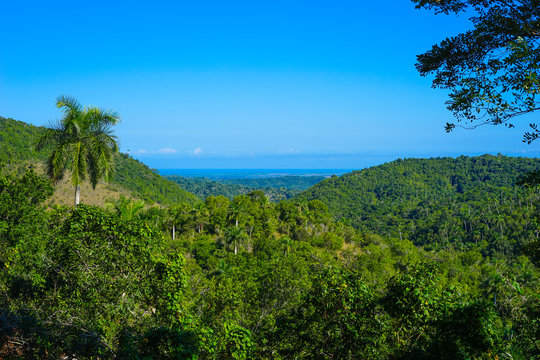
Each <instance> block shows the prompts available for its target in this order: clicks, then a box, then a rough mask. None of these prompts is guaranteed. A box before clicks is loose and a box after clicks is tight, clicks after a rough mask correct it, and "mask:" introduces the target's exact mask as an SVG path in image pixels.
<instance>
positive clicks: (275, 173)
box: [157, 169, 352, 180]
mask: <svg viewBox="0 0 540 360" xmlns="http://www.w3.org/2000/svg"><path fill="white" fill-rule="evenodd" d="M157 171H158V172H159V174H160V175H179V176H184V177H205V178H209V179H213V180H224V179H256V178H269V177H280V176H326V177H330V176H332V175H337V176H339V175H343V174H345V173H348V172H351V171H352V170H351V169H157Z"/></svg>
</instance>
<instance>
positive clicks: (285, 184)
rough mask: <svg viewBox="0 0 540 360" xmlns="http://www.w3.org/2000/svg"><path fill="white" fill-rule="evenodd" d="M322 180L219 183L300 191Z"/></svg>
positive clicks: (284, 178)
mask: <svg viewBox="0 0 540 360" xmlns="http://www.w3.org/2000/svg"><path fill="white" fill-rule="evenodd" d="M324 179H326V177H325V176H276V177H264V178H255V179H223V180H221V182H222V183H225V184H240V185H244V186H249V187H252V188H274V189H280V188H283V189H289V190H295V191H302V190H306V189H308V188H309V187H311V186H313V185H315V184H317V183H319V182H321V181H322V180H324Z"/></svg>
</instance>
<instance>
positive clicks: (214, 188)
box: [165, 175, 325, 201]
mask: <svg viewBox="0 0 540 360" xmlns="http://www.w3.org/2000/svg"><path fill="white" fill-rule="evenodd" d="M165 178H166V179H169V180H171V181H174V182H175V183H177V184H178V185H180V186H181V187H182V189H184V190H186V191H187V192H190V193H192V194H195V195H197V196H198V197H199V198H201V199H203V200H204V199H206V198H207V197H208V196H218V195H223V196H225V197H227V198H229V199H232V198H234V197H235V196H238V195H245V194H248V193H250V192H252V191H253V190H262V191H263V192H264V193H265V195H266V196H267V197H268V198H269V199H270V201H279V200H285V199H290V198H292V197H293V196H295V195H297V194H299V193H300V192H301V191H302V190H306V189H307V188H309V187H310V186H312V185H314V184H316V183H318V182H319V181H321V180H323V179H325V177H323V176H280V177H270V178H261V179H226V180H225V179H223V180H211V179H208V178H201V177H195V178H191V177H183V176H177V175H168V176H165Z"/></svg>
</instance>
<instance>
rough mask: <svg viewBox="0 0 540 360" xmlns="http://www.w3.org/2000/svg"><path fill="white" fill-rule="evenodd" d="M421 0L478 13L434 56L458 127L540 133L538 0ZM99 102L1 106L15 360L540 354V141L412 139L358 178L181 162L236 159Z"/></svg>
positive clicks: (4, 340)
mask: <svg viewBox="0 0 540 360" xmlns="http://www.w3.org/2000/svg"><path fill="white" fill-rule="evenodd" d="M407 5H408V6H411V5H412V7H413V10H414V11H416V12H419V10H422V11H424V12H425V13H426V14H427V13H428V12H430V14H432V13H435V14H438V15H440V16H445V15H452V14H465V15H466V18H467V19H468V22H469V23H470V25H471V26H472V28H471V29H470V30H467V31H465V32H463V33H461V34H460V35H458V36H456V37H451V38H447V39H446V40H443V41H442V42H440V43H438V44H436V45H433V47H432V49H431V50H429V51H428V52H425V53H423V54H421V55H418V56H417V63H416V70H417V72H420V75H424V76H428V75H429V76H431V79H432V80H433V83H432V85H433V87H435V88H442V89H445V91H448V92H449V93H448V94H447V95H448V96H449V98H450V100H448V101H447V102H446V104H447V107H448V109H449V110H450V113H449V114H450V115H451V116H452V118H453V120H452V121H453V122H451V123H450V122H449V123H447V124H446V126H445V128H446V131H447V132H451V133H452V134H444V136H446V137H452V136H454V134H455V133H456V132H458V131H460V129H459V128H460V127H469V128H476V127H477V126H479V125H486V126H480V128H478V129H475V130H472V131H470V132H466V131H465V130H463V131H464V132H466V133H467V134H470V135H466V136H472V138H475V136H480V135H477V134H482V132H484V131H486V130H485V129H486V128H490V126H491V125H495V127H496V128H497V129H500V130H502V132H503V133H504V134H505V135H503V136H506V137H507V138H509V137H510V136H509V135H507V134H510V132H511V131H513V130H515V129H514V127H515V124H516V123H518V122H519V121H521V120H519V121H518V119H520V117H528V119H532V120H531V121H530V125H529V127H528V128H526V129H525V130H523V129H522V128H520V130H519V131H520V135H519V136H521V137H522V139H518V143H519V142H520V143H521V144H522V145H520V146H524V149H533V150H534V149H535V148H534V146H537V145H538V142H540V140H537V139H538V137H540V135H539V134H540V133H539V130H538V127H537V125H536V124H535V123H534V116H537V114H538V113H539V112H538V110H539V109H540V108H539V106H540V102H539V100H538V96H539V94H540V65H539V64H540V35H539V34H540V4H539V2H538V1H536V0H523V1H499V0H492V1H491V0H490V1H473V0H443V1H441V0H437V1H435V0H433V1H432V0H413V1H412V2H411V1H409V2H408V4H407ZM415 7H416V9H414V8H415ZM0 8H1V7H0ZM356 10H358V9H356ZM148 11H150V10H148ZM291 11H292V10H291ZM472 13H474V15H471V14H472ZM164 16H165V15H164ZM171 24H172V23H171ZM141 26H142V25H141ZM167 26H173V25H167ZM231 26H232V25H231ZM335 26H338V25H335ZM77 31H78V30H77ZM216 31H217V30H216ZM298 31H301V30H298ZM216 34H217V32H216ZM66 36H68V35H66ZM246 36H248V35H246ZM396 46H397V45H396ZM201 51H202V50H201ZM291 51H292V50H291ZM306 51H307V50H306ZM81 61H83V60H81ZM111 61H112V60H111ZM198 61H199V60H198ZM200 61H203V60H200ZM381 61H382V60H381ZM6 64H8V63H7V62H6ZM1 65H2V62H1V61H0V75H1V71H2V66H1ZM6 68H7V67H6ZM126 74H127V73H126ZM123 76H127V75H123ZM168 76H172V75H168ZM276 76H277V75H276ZM0 79H1V77H0ZM6 79H8V76H6ZM35 81H37V80H35ZM81 81H82V80H81ZM126 81H128V80H126ZM8 82H9V81H8ZM0 86H2V85H0ZM197 86H202V85H197ZM329 86H331V85H329ZM194 88H196V86H195V85H194ZM274 90H275V89H274ZM274 90H272V91H274ZM100 91H103V92H104V93H105V94H109V93H108V92H107V90H105V89H101V90H100ZM194 91H196V89H195V90H194ZM6 93H7V92H6ZM2 94H3V92H2V91H0V96H3V95H2ZM109 95H110V94H109ZM245 95H246V97H247V98H249V94H247V93H246V94H245ZM111 96H112V95H111ZM186 96H187V97H189V96H188V95H186ZM55 98H56V100H54V99H55ZM232 98H233V97H232V96H231V97H226V99H227V101H233V100H231V99H232ZM299 98H300V100H298V101H302V99H301V98H302V96H300V95H299ZM80 99H81V100H80V101H79V98H78V97H73V96H71V95H58V94H57V93H56V94H54V97H52V98H51V101H50V104H48V105H54V111H55V114H56V119H57V120H54V121H50V122H49V123H48V124H45V123H40V122H39V121H36V122H33V121H20V120H18V119H21V118H18V117H17V116H13V117H14V118H11V116H12V115H11V114H10V115H9V116H8V114H3V115H4V116H5V117H2V116H0V359H70V360H71V359H72V360H75V359H81V360H82V359H87V360H90V359H94V360H95V359H138V360H152V359H163V360H165V359H199V360H225V359H236V360H244V359H350V360H353V359H359V360H361V359H366V360H369V359H372V360H378V359H381V360H385V359H386V360H408V359H410V360H414V359H420V360H422V359H425V360H428V359H441V360H445V359H448V360H468V359H471V360H472V359H474V360H488V359H490V360H496V359H499V360H503V359H504V360H528V359H540V158H539V157H537V156H535V153H534V151H533V150H531V152H530V153H529V152H527V151H528V150H527V151H525V150H524V151H522V155H519V154H515V153H511V154H509V153H508V152H507V153H505V154H503V153H497V152H493V151H486V152H484V153H480V154H472V153H471V152H470V151H465V150H463V151H462V152H460V155H457V156H448V155H447V154H445V153H444V152H441V153H440V154H439V153H437V152H435V151H434V153H433V156H407V152H403V154H404V156H394V157H393V158H391V159H389V160H387V161H386V160H385V161H379V162H378V163H377V164H375V165H365V166H351V169H350V170H347V171H343V172H340V173H339V174H338V175H325V174H323V173H322V172H320V173H317V172H311V173H307V175H294V174H283V175H280V174H278V175H273V176H266V177H251V178H249V177H238V178H232V177H231V178H218V177H214V178H211V177H205V176H199V175H198V176H186V175H185V174H184V175H183V173H181V172H178V173H173V174H169V173H167V174H165V173H163V174H162V172H161V171H160V170H159V169H154V167H160V168H162V169H163V168H167V165H162V164H163V163H159V162H158V160H155V161H154V160H153V159H157V157H158V156H162V157H163V158H164V159H166V157H167V156H169V158H168V159H173V156H177V157H178V158H182V157H181V156H184V157H183V158H185V159H186V160H185V161H192V160H191V159H196V160H198V161H206V160H205V159H212V157H213V156H214V157H215V156H217V155H214V154H213V153H212V154H210V151H208V152H206V150H203V149H202V148H201V147H197V148H196V149H195V150H189V153H188V151H184V153H183V154H180V152H179V151H177V150H176V149H173V148H163V149H161V150H157V151H153V152H152V151H151V150H148V151H147V150H144V151H143V150H141V151H139V152H136V151H126V150H125V148H124V147H123V145H122V141H123V137H124V136H125V137H126V138H128V139H129V137H130V136H135V135H133V134H135V133H136V132H137V130H136V129H134V128H132V129H129V131H128V130H126V128H122V127H121V124H122V122H128V121H129V120H128V119H129V116H135V115H133V114H134V112H130V111H129V109H126V108H125V107H124V106H123V105H122V104H123V103H122V102H120V106H119V111H118V112H117V111H116V110H105V108H102V107H97V106H94V105H86V100H85V98H83V97H82V96H81V98H80ZM148 101H149V102H151V101H152V100H151V97H150V98H149V100H148ZM253 101H254V103H256V102H257V101H256V100H253ZM0 104H2V101H0ZM133 104H135V103H134V102H133ZM276 104H277V103H276ZM248 105H249V104H246V106H248ZM178 106H180V105H178ZM182 106H184V105H182ZM189 106H195V105H193V104H188V105H185V107H186V108H188V107H189ZM216 106H218V105H216ZM438 106H440V104H438ZM428 107H429V106H428V105H426V108H428ZM204 108H205V107H204V106H202V107H201V108H200V109H199V108H198V109H199V110H197V111H200V112H203V110H202V109H204ZM120 110H121V111H120ZM2 111H4V110H2ZM154 111H156V113H157V114H159V111H158V110H157V109H154ZM186 111H187V110H186ZM291 111H293V110H291ZM294 111H296V110H294ZM302 111H307V110H306V109H303V110H302ZM381 111H382V109H381ZM426 111H427V110H426ZM124 113H126V116H124V115H123V114H124ZM24 114H26V113H24ZM23 117H24V119H27V117H26V115H24V116H23ZM15 118H17V119H15ZM121 119H122V122H121ZM277 121H278V120H276V122H277ZM336 121H337V120H336ZM431 121H435V122H436V121H437V120H431ZM439 122H440V121H439ZM35 124H39V125H35ZM441 124H442V123H441ZM441 124H438V125H441ZM229 125H230V124H227V126H229ZM442 125H443V124H442ZM289 126H290V127H291V128H294V126H295V125H293V123H292V122H291V123H289ZM313 126H314V127H315V126H316V125H315V124H313ZM443 126H444V125H443ZM154 127H155V128H158V126H153V124H151V123H147V124H146V127H145V128H144V131H143V134H144V136H145V137H148V138H150V137H151V134H152V131H154V129H153V128H154ZM122 129H123V130H122ZM130 131H131V132H130ZM167 131H169V130H168V129H167ZM186 131H187V130H186ZM205 131H207V132H206V133H205V134H207V135H208V136H209V137H213V136H214V135H213V133H212V132H211V129H210V127H209V129H206V130H205ZM223 131H224V130H223ZM238 131H239V132H241V131H243V129H238ZM280 131H281V134H282V136H283V137H285V136H288V135H286V133H285V131H284V130H280ZM307 131H308V130H306V132H307ZM332 131H334V128H332V127H328V128H327V134H326V135H328V136H331V132H332ZM347 131H348V132H352V130H351V129H347ZM414 131H418V132H419V130H414ZM291 132H292V133H293V135H294V131H292V130H291ZM443 132H444V129H443ZM124 134H125V135H124ZM242 134H244V133H242ZM490 134H491V133H490ZM497 134H498V133H497ZM512 134H514V133H512ZM193 136H195V135H193ZM265 136H266V135H264V134H263V135H261V134H258V135H257V136H254V137H257V138H256V139H255V140H253V141H254V142H253V143H250V144H255V143H257V142H260V143H263V142H271V141H273V140H272V139H271V137H270V135H268V137H265ZM295 136H296V137H297V138H298V142H301V141H302V140H301V139H302V136H301V133H296V135H295ZM388 136H390V130H389V134H388ZM458 136H460V135H458ZM497 136H499V135H497ZM213 139H214V140H213V141H214V142H215V143H217V142H218V140H215V139H217V137H213ZM514 140H515V139H514ZM149 141H150V140H149ZM163 141H164V140H163ZM245 141H246V142H250V141H252V139H251V140H250V138H248V137H247V136H245ZM365 141H366V142H367V140H365ZM482 141H483V140H482ZM509 141H510V140H509ZM521 141H522V142H521ZM344 142H345V140H344ZM478 142H479V143H480V142H481V141H480V140H478ZM235 144H236V143H235ZM430 144H432V143H430ZM141 146H143V145H141ZM144 146H146V145H144ZM253 146H254V145H253ZM344 146H345V145H344ZM380 146H383V145H380ZM430 146H435V145H430ZM464 146H465V145H464ZM497 146H501V147H502V146H504V144H502V143H500V142H499V143H497ZM516 146H517V145H516ZM230 147H231V148H233V147H234V146H233V145H231V146H230ZM192 148H193V146H192ZM206 148H209V146H207V147H205V148H204V149H206ZM531 154H532V155H531ZM300 155H301V154H299V153H297V152H296V150H294V151H293V150H290V151H289V150H286V151H284V152H283V153H280V154H279V156H280V159H284V160H283V161H289V159H295V158H297V157H299V156H300ZM227 156H228V157H224V158H223V159H224V160H221V161H224V162H225V161H229V160H230V159H231V158H234V156H235V155H230V156H229V155H227ZM251 156H252V155H249V156H246V158H249V159H251V158H252V157H251ZM310 156H315V155H310ZM332 156H334V155H332ZM336 156H337V155H336ZM347 156H349V158H351V156H352V155H346V156H345V155H344V157H347ZM145 159H148V163H150V164H151V166H152V167H150V166H149V165H147V164H146V163H145ZM199 159H200V160H199ZM249 159H248V160H249ZM265 159H266V160H265ZM272 159H273V158H272V157H271V156H270V155H265V156H261V158H260V159H259V158H257V159H256V161H257V162H258V163H257V166H256V167H254V168H255V169H262V168H265V169H266V168H270V166H271V165H269V166H268V167H265V166H266V163H265V161H268V163H270V162H271V161H273V160H272ZM308 160H309V159H308ZM308 160H306V161H308ZM152 161H154V163H152ZM170 161H172V160H170ZM208 161H210V160H208ZM246 161H247V160H246ZM249 161H251V160H249ZM316 161H320V167H321V168H322V167H323V165H325V163H323V162H322V160H320V159H318V158H317V159H316ZM156 164H157V165H156ZM310 164H311V163H310ZM172 166H173V165H171V166H170V167H169V168H172ZM306 166H307V165H306ZM178 167H179V168H180V167H182V166H178ZM215 167H216V168H219V167H218V166H215ZM252 168H253V167H252ZM303 168H305V167H303ZM327 168H329V167H327Z"/></svg>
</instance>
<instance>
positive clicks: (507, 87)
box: [413, 0, 540, 143]
mask: <svg viewBox="0 0 540 360" xmlns="http://www.w3.org/2000/svg"><path fill="white" fill-rule="evenodd" d="M413 2H414V3H416V7H417V8H426V9H432V10H434V11H435V13H437V14H439V13H443V14H449V13H466V14H467V15H469V16H470V20H471V22H472V25H473V26H472V29H470V30H468V31H466V32H464V33H461V34H458V35H456V36H452V37H449V38H447V39H445V40H443V41H441V42H440V43H438V44H435V45H433V47H432V48H431V50H429V51H427V52H425V53H424V54H421V55H418V56H417V60H418V62H417V64H416V68H417V69H418V71H419V72H420V74H421V75H422V76H426V75H430V74H433V75H435V77H434V79H433V87H434V88H443V89H449V90H450V95H449V96H450V100H449V101H448V102H447V105H448V109H449V110H450V111H452V112H453V113H454V115H455V116H456V118H457V122H462V124H461V126H463V127H465V128H475V127H477V126H479V125H484V124H491V125H500V124H504V125H506V126H508V127H513V126H514V125H513V121H514V119H515V118H516V117H517V116H520V115H524V114H527V113H531V112H534V111H537V110H540V102H539V100H538V95H539V94H540V1H539V0H509V1H506V0H413ZM455 126H456V124H455V123H447V124H446V131H447V132H449V131H452V130H453V129H454V128H455ZM530 127H531V129H530V131H528V132H526V133H525V134H524V137H523V141H524V142H527V143H531V142H532V141H534V140H536V139H537V138H539V137H540V130H539V129H538V127H537V124H534V123H533V124H530Z"/></svg>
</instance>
